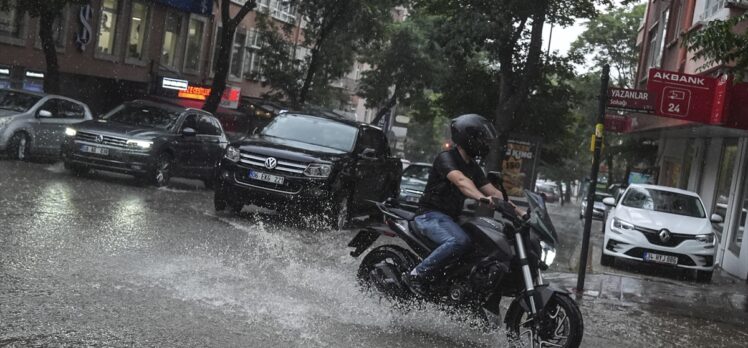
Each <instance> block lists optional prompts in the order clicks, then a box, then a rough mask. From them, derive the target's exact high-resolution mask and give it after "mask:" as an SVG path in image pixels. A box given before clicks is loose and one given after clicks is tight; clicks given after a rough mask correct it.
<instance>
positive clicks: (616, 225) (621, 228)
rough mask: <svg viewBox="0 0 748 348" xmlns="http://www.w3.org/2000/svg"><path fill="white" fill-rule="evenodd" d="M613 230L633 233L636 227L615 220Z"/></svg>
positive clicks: (617, 219)
mask: <svg viewBox="0 0 748 348" xmlns="http://www.w3.org/2000/svg"><path fill="white" fill-rule="evenodd" d="M613 229H617V230H618V231H633V230H634V225H633V224H630V223H628V222H626V221H623V220H621V219H619V218H613Z"/></svg>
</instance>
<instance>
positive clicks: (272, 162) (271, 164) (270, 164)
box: [265, 157, 278, 169]
mask: <svg viewBox="0 0 748 348" xmlns="http://www.w3.org/2000/svg"><path fill="white" fill-rule="evenodd" d="M277 165H278V161H277V160H276V159H275V157H268V158H266V159H265V168H267V169H275V166H277Z"/></svg>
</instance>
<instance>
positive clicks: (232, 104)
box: [177, 85, 242, 109]
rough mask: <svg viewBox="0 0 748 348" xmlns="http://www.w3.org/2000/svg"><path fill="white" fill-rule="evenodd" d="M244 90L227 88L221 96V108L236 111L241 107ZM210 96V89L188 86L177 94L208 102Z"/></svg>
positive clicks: (181, 96) (180, 96)
mask: <svg viewBox="0 0 748 348" xmlns="http://www.w3.org/2000/svg"><path fill="white" fill-rule="evenodd" d="M241 92H242V89H241V88H239V87H232V86H226V89H225V90H224V91H223V96H221V102H220V104H219V106H220V107H222V108H226V109H236V108H238V107H239V97H241ZM209 95H210V87H200V86H191V85H187V86H186V88H185V89H184V90H180V91H179V93H177V97H179V98H183V99H191V100H206V99H208V96H209Z"/></svg>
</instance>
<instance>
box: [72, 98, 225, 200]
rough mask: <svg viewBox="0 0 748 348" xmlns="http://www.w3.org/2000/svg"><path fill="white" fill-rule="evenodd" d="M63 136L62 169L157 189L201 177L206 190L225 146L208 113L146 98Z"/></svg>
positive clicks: (217, 123) (82, 124) (221, 132)
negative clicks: (110, 175)
mask: <svg viewBox="0 0 748 348" xmlns="http://www.w3.org/2000/svg"><path fill="white" fill-rule="evenodd" d="M65 132H66V134H67V137H66V139H65V141H64V142H63V145H62V156H63V160H64V162H65V167H66V168H67V169H68V170H70V171H72V172H74V173H78V174H80V173H82V172H84V171H88V170H89V169H102V170H107V171H114V172H119V173H125V174H132V175H134V176H136V177H137V178H140V179H143V180H145V181H147V182H149V183H152V184H155V185H157V186H164V185H166V184H168V182H169V179H170V178H171V177H172V176H180V177H188V178H197V179H202V180H204V181H205V184H206V186H211V185H212V180H213V178H214V169H215V167H216V164H217V163H218V162H219V161H220V159H221V157H222V156H223V152H224V149H225V148H226V145H227V144H228V140H227V139H226V135H225V134H224V132H223V128H222V127H221V124H220V123H219V122H218V120H217V119H216V118H215V117H213V115H211V114H210V113H208V112H205V111H203V110H198V109H191V108H184V107H181V106H176V105H171V104H165V103H157V102H153V101H147V100H137V101H134V102H129V103H124V104H122V105H120V106H118V107H116V108H115V109H113V110H112V111H110V112H109V113H107V114H106V115H104V116H102V117H101V118H100V119H98V120H95V121H88V122H83V123H80V124H77V125H75V126H71V127H68V128H67V129H66V131H65Z"/></svg>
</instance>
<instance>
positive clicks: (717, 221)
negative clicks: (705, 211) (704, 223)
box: [709, 214, 725, 224]
mask: <svg viewBox="0 0 748 348" xmlns="http://www.w3.org/2000/svg"><path fill="white" fill-rule="evenodd" d="M709 220H710V221H712V222H713V223H715V224H720V223H723V222H725V219H724V218H723V217H722V215H719V214H712V216H711V217H710V219H709Z"/></svg>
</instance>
